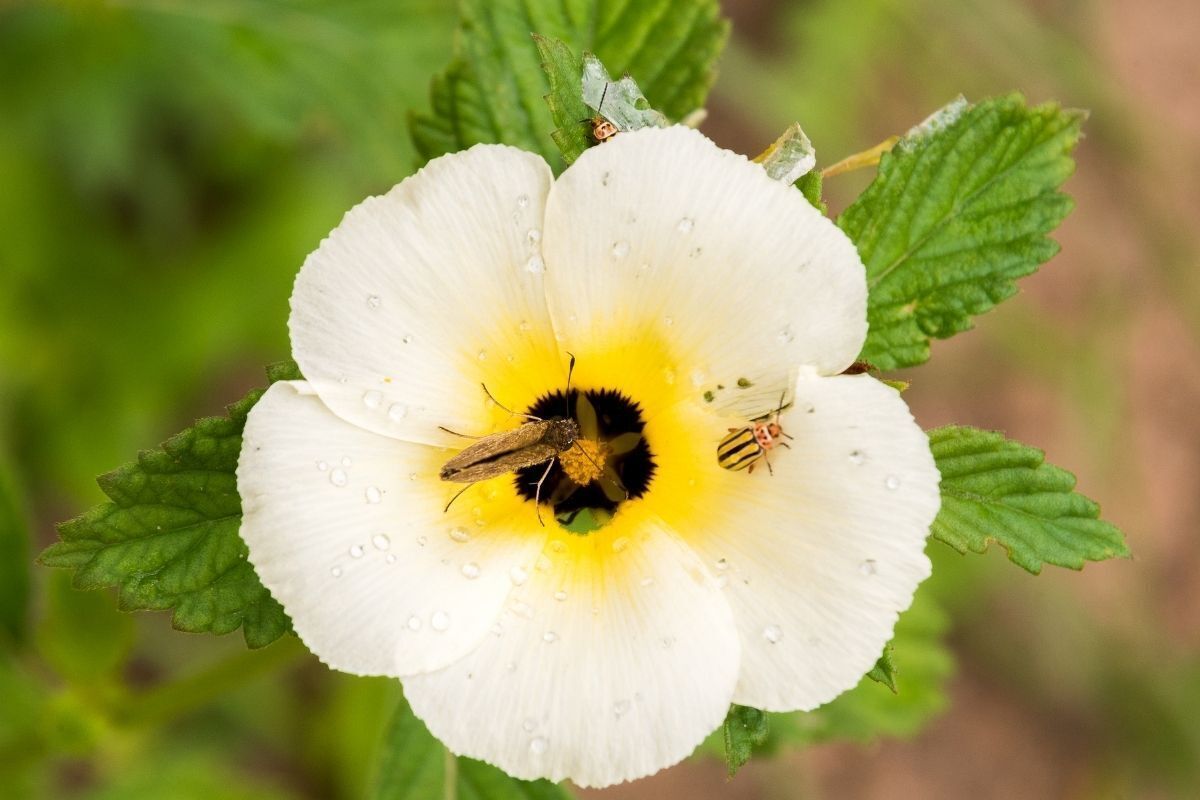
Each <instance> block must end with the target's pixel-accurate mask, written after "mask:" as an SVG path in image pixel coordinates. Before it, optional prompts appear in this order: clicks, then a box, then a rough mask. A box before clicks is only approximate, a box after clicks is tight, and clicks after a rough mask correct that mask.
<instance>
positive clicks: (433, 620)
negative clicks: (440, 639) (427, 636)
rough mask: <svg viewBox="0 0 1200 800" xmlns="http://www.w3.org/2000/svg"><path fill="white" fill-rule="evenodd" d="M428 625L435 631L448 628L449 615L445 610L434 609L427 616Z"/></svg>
mask: <svg viewBox="0 0 1200 800" xmlns="http://www.w3.org/2000/svg"><path fill="white" fill-rule="evenodd" d="M429 627H431V628H433V629H434V630H435V631H439V632H440V631H444V630H448V629H449V628H450V615H449V614H447V613H446V612H445V611H435V612H433V615H432V616H431V617H430V618H429Z"/></svg>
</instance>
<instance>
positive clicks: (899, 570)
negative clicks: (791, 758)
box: [669, 374, 940, 711]
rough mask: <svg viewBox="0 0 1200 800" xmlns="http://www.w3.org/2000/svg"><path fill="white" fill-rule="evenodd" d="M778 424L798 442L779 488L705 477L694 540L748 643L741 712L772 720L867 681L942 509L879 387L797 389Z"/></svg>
mask: <svg viewBox="0 0 1200 800" xmlns="http://www.w3.org/2000/svg"><path fill="white" fill-rule="evenodd" d="M781 423H782V426H783V429H784V431H785V432H786V433H788V434H789V435H791V436H793V437H795V438H794V439H792V440H791V441H790V442H789V443H790V444H791V448H792V449H791V450H787V449H782V448H775V449H772V450H771V451H769V454H768V455H769V458H770V461H771V466H772V467H773V469H774V474H773V475H772V474H770V473H769V472H768V471H767V469H766V464H765V463H759V464H758V465H757V468H756V469H755V471H754V473H753V474H747V473H746V472H744V471H742V472H730V471H728V470H723V469H721V468H719V467H717V466H715V464H716V459H715V456H714V458H713V460H712V465H711V466H707V465H706V466H704V472H703V473H702V477H701V478H700V480H699V482H698V489H697V498H698V502H697V508H696V510H695V511H694V512H693V514H692V519H693V520H694V523H693V524H694V528H693V530H692V532H691V533H690V534H689V536H688V542H689V544H691V545H692V546H693V547H694V548H695V549H696V551H697V552H699V553H701V554H702V556H703V557H704V558H705V560H706V562H707V565H708V567H709V568H710V569H711V570H713V571H714V573H715V574H717V575H718V576H720V578H719V579H720V580H721V582H722V583H724V584H725V586H726V588H725V591H726V596H727V597H728V598H729V601H730V604H731V605H732V606H733V609H734V615H735V617H736V619H737V622H738V627H739V629H740V631H741V636H742V672H741V677H740V679H739V681H738V688H737V692H736V694H735V696H734V702H737V703H741V704H744V705H749V706H754V707H757V708H765V709H768V710H772V711H789V710H793V709H811V708H815V707H816V706H819V705H821V704H822V703H825V702H827V701H829V700H831V699H832V698H834V697H835V696H837V695H838V694H840V693H841V692H843V691H845V690H846V689H849V688H850V687H852V686H854V685H855V683H857V682H858V680H859V679H860V678H861V677H862V675H863V674H864V673H865V672H867V671H868V670H869V669H870V668H871V666H872V665H873V664H874V663H875V661H876V659H878V658H879V655H880V654H881V652H882V651H883V646H884V644H885V643H886V642H887V641H888V640H889V639H890V638H891V635H892V628H893V626H894V624H895V621H896V616H897V614H898V613H899V612H900V611H903V610H904V609H906V608H908V606H909V605H910V603H911V602H912V596H913V592H914V590H915V589H916V587H917V585H918V584H919V583H920V582H921V581H922V580H924V579H925V578H926V577H928V575H929V570H930V565H929V560H928V558H927V557H926V556H925V553H924V547H925V539H926V536H927V535H928V533H929V525H930V523H931V522H932V521H933V518H934V516H935V515H936V514H937V510H938V506H939V502H940V501H939V494H938V481H939V476H938V471H937V467H936V466H935V465H934V462H933V457H932V455H931V454H930V452H929V442H928V440H927V438H926V436H925V434H924V432H923V431H921V429H920V428H919V427H918V426H917V424H916V423H915V422H914V421H913V419H912V416H911V414H910V413H909V411H908V408H907V407H906V406H905V404H904V401H903V400H901V399H900V395H899V393H898V392H896V391H895V390H893V389H891V388H889V387H887V386H885V385H884V384H882V383H879V382H878V381H876V380H874V379H873V378H870V377H867V376H841V377H831V378H822V377H817V376H814V375H811V374H805V375H802V377H801V378H800V380H799V381H798V382H797V386H796V404H795V406H793V407H792V408H791V409H789V410H788V411H785V412H784V413H783V415H782V418H781ZM722 433H723V431H721V430H714V431H713V432H712V434H713V436H714V437H715V436H719V435H720V434H722ZM714 440H715V439H714ZM669 522H671V524H673V525H675V526H676V527H678V528H679V529H681V530H682V529H683V528H684V526H685V525H687V524H689V523H688V522H687V521H686V520H684V519H669Z"/></svg>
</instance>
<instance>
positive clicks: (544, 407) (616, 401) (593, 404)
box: [516, 389, 655, 533]
mask: <svg viewBox="0 0 1200 800" xmlns="http://www.w3.org/2000/svg"><path fill="white" fill-rule="evenodd" d="M526 413H528V414H531V415H533V416H535V417H540V418H542V419H552V418H554V417H559V418H561V417H570V418H572V419H574V420H576V421H577V422H578V423H579V428H580V438H579V440H578V441H577V443H576V444H575V445H573V446H572V447H571V448H569V449H567V450H565V451H564V452H563V453H562V455H561V456H560V457H559V458H556V459H555V460H554V462H553V464H552V465H551V466H550V470H549V472H547V471H546V465H545V464H534V465H533V466H530V467H523V468H522V469H519V470H517V473H516V486H517V492H518V493H519V494H520V495H521V496H522V497H524V498H525V499H526V500H534V499H540V502H541V503H542V504H543V505H546V506H549V507H550V508H551V509H552V510H553V512H554V518H555V519H556V520H557V521H558V523H559V525H561V526H562V527H564V528H566V529H567V530H570V531H572V532H575V533H587V532H588V531H591V530H595V529H597V528H599V527H601V526H603V525H604V524H605V523H606V522H607V521H608V520H609V519H611V518H612V515H613V513H614V512H615V511H616V510H617V508H618V506H620V504H621V503H623V502H625V501H626V500H633V499H636V498H638V497H641V496H642V495H644V494H645V493H646V490H647V488H649V486H650V481H651V480H652V479H653V477H654V469H655V467H654V456H653V454H652V453H651V452H650V445H649V443H648V442H647V441H646V439H645V437H644V436H643V435H642V432H643V429H644V428H645V423H644V421H643V420H642V410H641V408H640V407H639V406H638V404H637V403H635V402H633V401H632V400H630V399H629V398H628V397H626V396H625V395H623V394H621V393H620V392H618V391H614V390H612V389H599V390H586V391H582V392H580V391H579V390H576V389H572V390H571V393H570V396H569V397H564V396H563V392H561V391H558V392H552V393H550V394H547V395H544V396H542V397H541V398H539V399H538V400H537V402H535V403H534V404H533V405H532V406H530V407H529V408H528V409H526ZM543 476H545V477H544V479H543ZM539 481H541V489H540V491H539V489H538V482H539Z"/></svg>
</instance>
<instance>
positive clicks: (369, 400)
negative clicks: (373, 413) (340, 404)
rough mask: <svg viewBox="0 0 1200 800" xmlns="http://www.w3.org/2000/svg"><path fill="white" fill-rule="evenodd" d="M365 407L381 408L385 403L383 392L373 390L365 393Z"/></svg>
mask: <svg viewBox="0 0 1200 800" xmlns="http://www.w3.org/2000/svg"><path fill="white" fill-rule="evenodd" d="M362 400H363V405H364V406H366V407H367V408H372V409H374V408H379V404H380V403H382V402H383V392H380V391H376V390H375V389H372V390H371V391H369V392H364V393H363V398H362Z"/></svg>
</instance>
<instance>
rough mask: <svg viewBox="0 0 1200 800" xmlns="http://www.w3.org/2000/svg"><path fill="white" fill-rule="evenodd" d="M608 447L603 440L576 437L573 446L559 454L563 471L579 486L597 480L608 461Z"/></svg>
mask: <svg viewBox="0 0 1200 800" xmlns="http://www.w3.org/2000/svg"><path fill="white" fill-rule="evenodd" d="M609 454H610V453H609V447H608V444H607V443H605V442H598V441H594V440H592V439H576V440H575V447H572V448H570V449H568V450H566V451H564V452H562V453H560V454H559V456H558V458H559V461H560V462H561V463H562V468H563V472H565V473H567V477H568V478H570V479H571V480H572V481H574V482H575V483H577V484H579V485H580V486H587V485H588V484H589V483H591V482H592V481H594V480H599V479H600V476H601V475H603V474H604V466H605V464H607V463H608V457H609Z"/></svg>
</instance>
